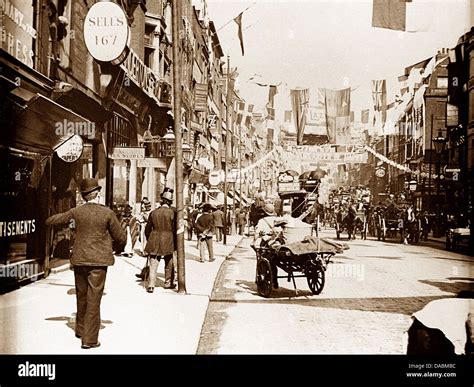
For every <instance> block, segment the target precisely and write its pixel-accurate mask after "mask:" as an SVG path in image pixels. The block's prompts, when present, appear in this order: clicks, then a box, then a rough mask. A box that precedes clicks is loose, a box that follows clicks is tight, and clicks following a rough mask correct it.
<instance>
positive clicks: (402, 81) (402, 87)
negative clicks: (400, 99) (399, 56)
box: [398, 75, 408, 96]
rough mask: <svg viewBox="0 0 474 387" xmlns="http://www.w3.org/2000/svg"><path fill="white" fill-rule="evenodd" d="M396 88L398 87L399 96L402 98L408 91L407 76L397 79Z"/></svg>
mask: <svg viewBox="0 0 474 387" xmlns="http://www.w3.org/2000/svg"><path fill="white" fill-rule="evenodd" d="M398 86H399V87H400V95H401V96H403V94H405V93H406V92H407V91H408V75H402V76H400V77H398Z"/></svg>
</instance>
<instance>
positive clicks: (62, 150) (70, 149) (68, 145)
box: [55, 134, 84, 163]
mask: <svg viewBox="0 0 474 387" xmlns="http://www.w3.org/2000/svg"><path fill="white" fill-rule="evenodd" d="M83 149H84V143H83V142H82V138H81V136H79V135H78V134H75V135H74V136H72V137H70V138H69V139H66V140H65V141H64V142H63V143H62V144H61V145H59V147H57V148H56V149H55V150H56V154H57V155H58V157H59V158H60V159H61V160H63V161H65V162H67V163H73V162H74V161H77V160H79V158H80V157H81V155H82V151H83Z"/></svg>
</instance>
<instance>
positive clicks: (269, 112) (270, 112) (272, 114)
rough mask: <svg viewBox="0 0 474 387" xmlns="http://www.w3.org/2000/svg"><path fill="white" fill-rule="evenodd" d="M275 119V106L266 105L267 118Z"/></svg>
mask: <svg viewBox="0 0 474 387" xmlns="http://www.w3.org/2000/svg"><path fill="white" fill-rule="evenodd" d="M274 119H275V108H272V107H269V106H268V105H267V120H274Z"/></svg>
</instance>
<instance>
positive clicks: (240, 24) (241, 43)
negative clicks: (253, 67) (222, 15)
mask: <svg viewBox="0 0 474 387" xmlns="http://www.w3.org/2000/svg"><path fill="white" fill-rule="evenodd" d="M242 15H243V12H240V13H239V16H237V17H236V18H234V21H235V22H236V23H237V26H238V28H239V31H238V35H239V40H240V49H241V50H242V56H243V55H244V37H243V35H242Z"/></svg>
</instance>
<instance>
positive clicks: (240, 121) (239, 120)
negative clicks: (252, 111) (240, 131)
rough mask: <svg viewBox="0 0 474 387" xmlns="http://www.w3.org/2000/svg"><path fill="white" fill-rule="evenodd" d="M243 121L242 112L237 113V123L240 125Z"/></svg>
mask: <svg viewBox="0 0 474 387" xmlns="http://www.w3.org/2000/svg"><path fill="white" fill-rule="evenodd" d="M241 123H242V113H240V112H239V113H237V117H236V119H235V124H236V125H237V126H238V125H240V124H241Z"/></svg>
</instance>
